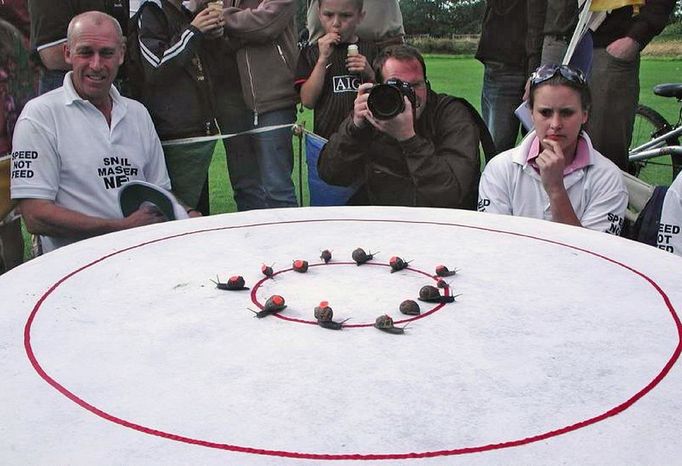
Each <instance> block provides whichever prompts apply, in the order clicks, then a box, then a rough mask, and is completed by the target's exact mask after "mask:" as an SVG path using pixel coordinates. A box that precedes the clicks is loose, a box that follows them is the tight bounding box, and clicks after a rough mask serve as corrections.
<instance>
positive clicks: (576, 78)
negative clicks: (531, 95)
mask: <svg viewBox="0 0 682 466" xmlns="http://www.w3.org/2000/svg"><path fill="white" fill-rule="evenodd" d="M557 74H560V75H561V76H563V77H564V78H565V79H567V80H568V81H571V82H572V83H576V84H579V85H581V86H584V85H585V83H586V81H585V75H584V74H583V72H582V71H581V70H579V69H578V68H572V67H570V66H568V65H542V66H541V67H540V68H538V69H537V70H535V71H534V72H533V74H531V75H530V84H531V86H537V85H538V84H540V83H543V82H545V81H548V80H550V79H552V78H553V77H554V76H556V75H557Z"/></svg>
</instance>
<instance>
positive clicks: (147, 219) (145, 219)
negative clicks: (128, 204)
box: [121, 203, 168, 230]
mask: <svg viewBox="0 0 682 466" xmlns="http://www.w3.org/2000/svg"><path fill="white" fill-rule="evenodd" d="M166 220H168V219H167V218H166V216H165V215H163V213H162V212H161V211H160V210H159V208H158V207H156V206H155V205H153V204H151V205H150V204H145V203H143V204H142V205H141V206H140V208H139V209H137V210H136V211H135V212H133V213H132V214H130V215H128V216H127V217H126V218H124V219H123V220H121V222H122V227H123V228H121V229H123V230H127V229H128V228H135V227H141V226H143V225H151V224H152V223H161V222H165V221H166Z"/></svg>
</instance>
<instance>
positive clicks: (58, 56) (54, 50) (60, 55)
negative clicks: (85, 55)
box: [38, 42, 71, 71]
mask: <svg viewBox="0 0 682 466" xmlns="http://www.w3.org/2000/svg"><path fill="white" fill-rule="evenodd" d="M65 44H66V42H61V43H59V44H57V45H52V46H50V47H45V48H42V49H40V50H39V51H38V55H39V56H40V61H41V62H42V63H43V66H45V68H47V69H48V70H62V71H67V70H70V69H71V65H70V64H68V63H66V60H65V59H64V46H65Z"/></svg>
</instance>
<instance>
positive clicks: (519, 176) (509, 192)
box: [478, 131, 628, 235]
mask: <svg viewBox="0 0 682 466" xmlns="http://www.w3.org/2000/svg"><path fill="white" fill-rule="evenodd" d="M580 137H582V138H584V140H585V141H586V142H587V147H588V150H589V162H588V164H587V166H586V167H584V168H581V169H578V170H576V171H574V172H572V173H569V174H568V175H565V176H564V186H565V187H566V191H567V192H568V197H569V199H570V201H571V205H572V206H573V210H574V211H575V214H576V216H577V217H578V219H579V220H580V223H581V224H582V225H583V226H584V227H585V228H589V229H591V230H597V231H605V232H607V233H612V234H616V235H617V234H619V233H620V230H621V228H622V226H623V221H624V213H625V208H626V207H627V203H628V194H627V190H626V188H625V184H624V183H623V177H622V175H621V173H620V170H619V169H618V167H616V165H615V164H614V163H613V162H611V161H610V160H608V159H607V158H606V157H604V156H603V155H601V154H600V153H599V152H597V151H596V150H595V149H594V148H593V147H592V142H591V141H590V138H589V137H588V136H587V134H585V133H581V136H580ZM534 139H535V132H534V131H533V132H531V133H530V134H528V135H527V136H526V138H525V139H524V140H523V141H522V142H521V144H520V145H519V146H518V147H515V148H513V149H510V150H508V151H505V152H503V153H501V154H499V155H497V156H495V157H494V158H493V159H492V160H491V161H490V162H488V165H486V167H485V170H484V171H483V175H481V182H480V185H479V190H478V210H479V211H480V212H491V213H497V214H505V215H518V216H521V217H531V218H538V219H545V220H552V212H551V209H550V205H549V197H548V196H547V192H546V191H545V188H544V187H543V185H542V179H541V178H540V174H539V173H538V172H537V171H536V170H535V168H533V167H532V166H531V165H530V164H528V163H527V158H528V153H529V150H530V147H531V144H532V142H533V140H534Z"/></svg>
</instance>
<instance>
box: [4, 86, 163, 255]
mask: <svg viewBox="0 0 682 466" xmlns="http://www.w3.org/2000/svg"><path fill="white" fill-rule="evenodd" d="M110 95H111V98H112V101H113V109H112V113H111V127H110V126H109V125H108V124H107V121H106V119H105V118H104V115H103V114H102V113H101V112H100V111H99V110H98V109H97V108H95V106H94V105H93V104H91V103H90V102H88V101H87V100H84V99H82V98H81V97H80V96H79V95H78V94H77V93H76V91H75V89H74V87H73V84H72V82H71V73H68V74H67V75H66V77H65V78H64V86H63V87H61V88H58V89H55V90H53V91H51V92H48V93H47V94H44V95H42V96H40V97H37V98H35V99H33V100H31V101H30V102H28V103H27V104H26V106H25V107H24V110H23V111H22V113H21V115H20V117H19V120H18V122H17V126H16V129H15V131H14V139H13V144H12V146H13V152H12V168H11V183H12V198H13V199H46V200H51V201H54V202H55V204H57V205H59V206H62V207H65V208H68V209H71V210H75V211H78V212H80V213H83V214H86V215H90V216H93V217H100V218H121V216H122V214H121V210H120V208H119V205H118V191H119V189H120V188H121V186H122V185H123V184H125V183H127V182H128V181H131V180H143V181H148V182H150V183H153V184H156V185H158V186H161V187H163V188H165V189H170V180H169V178H168V173H167V171H166V165H165V161H164V157H163V151H162V149H161V143H160V141H159V138H158V136H157V135H156V131H155V129H154V125H153V123H152V120H151V118H150V117H149V113H148V112H147V110H146V109H145V108H144V106H142V104H140V103H139V102H136V101H134V100H130V99H127V98H125V97H122V96H121V95H120V94H119V93H118V91H117V90H116V89H115V88H114V87H113V86H112V88H111V91H110ZM73 241H74V240H67V239H64V238H53V237H43V250H44V251H46V252H47V251H50V250H52V249H55V248H57V247H60V246H63V245H65V244H68V243H71V242H73Z"/></svg>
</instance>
